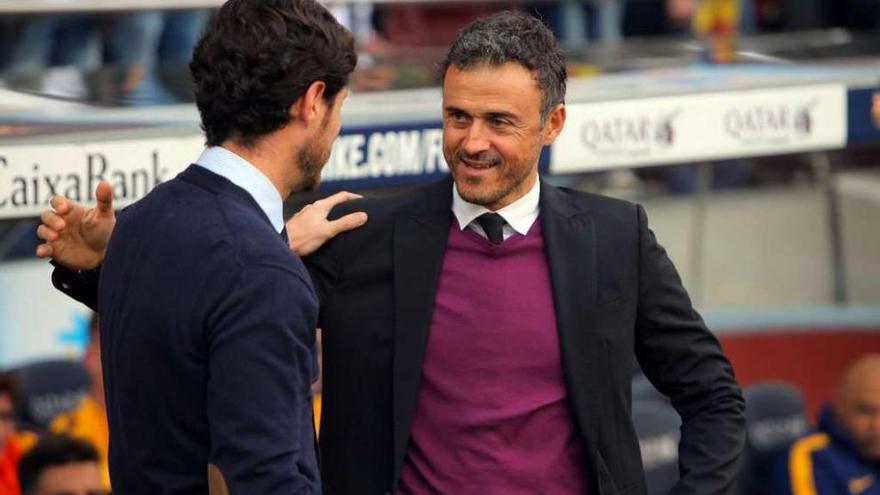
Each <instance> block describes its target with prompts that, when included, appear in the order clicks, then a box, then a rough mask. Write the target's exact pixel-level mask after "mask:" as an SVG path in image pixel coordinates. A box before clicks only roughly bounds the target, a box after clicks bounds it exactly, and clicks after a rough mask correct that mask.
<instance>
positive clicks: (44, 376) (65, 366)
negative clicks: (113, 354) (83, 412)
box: [16, 360, 90, 432]
mask: <svg viewBox="0 0 880 495" xmlns="http://www.w3.org/2000/svg"><path fill="white" fill-rule="evenodd" d="M16 372H17V374H18V376H19V380H20V385H21V405H22V407H21V408H20V413H19V421H20V424H21V425H22V426H24V427H25V428H29V429H34V430H36V431H37V432H41V431H43V430H45V429H46V428H47V427H48V425H49V423H50V422H51V421H52V418H54V417H55V416H57V415H58V414H59V413H61V412H63V411H67V410H70V409H73V408H75V407H76V406H77V405H78V404H79V402H80V401H81V400H82V398H83V396H85V395H86V394H87V393H88V390H89V384H90V380H89V375H88V372H87V371H86V369H85V367H84V366H83V364H82V363H81V362H79V361H71V360H51V361H38V362H33V363H30V364H27V365H24V366H22V367H20V368H18V369H17V370H16Z"/></svg>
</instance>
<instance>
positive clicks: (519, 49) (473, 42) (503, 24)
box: [440, 11, 566, 122]
mask: <svg viewBox="0 0 880 495" xmlns="http://www.w3.org/2000/svg"><path fill="white" fill-rule="evenodd" d="M508 62H516V63H518V64H520V65H522V66H523V67H525V68H526V69H528V70H530V71H532V72H534V74H535V79H536V80H537V82H538V88H539V89H540V90H541V94H542V101H541V121H542V122H543V121H545V119H546V118H547V116H548V115H550V111H551V110H553V108H555V107H556V105H558V104H560V103H565V79H566V73H565V54H563V53H562V49H561V48H560V47H559V43H558V42H557V41H556V38H555V37H554V36H553V32H552V31H550V29H549V28H548V27H547V26H545V25H544V23H543V22H541V21H540V20H539V19H537V18H535V17H533V16H531V15H528V14H525V13H522V12H512V11H503V12H498V13H495V14H492V15H489V16H486V17H483V18H480V19H477V20H476V21H474V22H473V23H471V24H470V25H469V26H467V27H466V28H464V29H463V30H462V31H461V33H459V35H458V37H457V38H456V39H455V41H453V42H452V46H450V47H449V51H448V52H446V59H445V60H444V61H443V62H442V64H441V66H440V68H441V70H442V74H443V77H444V78H445V77H446V71H447V70H448V69H449V66H451V65H454V66H456V67H458V68H460V69H469V68H473V67H477V66H480V65H489V66H499V65H504V64H506V63H508ZM499 83H501V81H499Z"/></svg>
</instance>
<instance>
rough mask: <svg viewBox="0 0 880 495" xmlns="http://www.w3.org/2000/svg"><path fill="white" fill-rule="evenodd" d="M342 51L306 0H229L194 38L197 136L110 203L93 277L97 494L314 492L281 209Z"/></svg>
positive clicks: (307, 380)
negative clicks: (133, 198) (109, 228)
mask: <svg viewBox="0 0 880 495" xmlns="http://www.w3.org/2000/svg"><path fill="white" fill-rule="evenodd" d="M355 62H356V55H355V52H354V48H353V40H352V37H351V35H350V33H349V32H348V31H346V30H345V28H343V27H342V26H341V25H340V24H339V23H338V22H337V21H336V20H335V19H334V18H333V16H332V15H331V14H330V13H329V12H328V11H327V10H326V9H325V8H324V7H323V6H321V5H320V4H319V3H317V2H316V1H314V0H297V1H295V2H292V1H289V0H230V1H229V2H227V3H225V4H224V5H223V6H222V7H221V8H220V10H219V13H218V14H217V16H216V18H215V19H214V21H213V22H212V23H211V25H210V26H209V27H208V30H207V32H206V33H205V35H204V36H203V37H202V39H201V40H200V41H199V44H198V46H197V48H196V50H195V52H194V56H193V61H192V63H191V70H192V75H193V80H194V83H195V96H196V102H197V105H198V109H199V112H200V115H201V120H202V126H203V128H204V130H205V134H206V140H207V145H208V146H207V148H206V149H205V151H204V152H203V153H202V155H201V156H200V157H199V158H198V159H197V160H196V161H195V164H193V165H191V166H190V167H189V168H187V169H186V170H185V171H184V172H182V173H181V174H180V175H178V176H177V177H176V178H174V179H172V180H170V181H168V182H166V183H163V184H161V185H160V186H158V187H156V188H155V189H154V190H153V191H151V192H150V193H149V194H148V195H147V196H146V197H145V198H144V199H142V200H140V201H138V202H137V203H135V204H134V205H132V206H130V207H129V208H127V209H126V211H125V212H124V214H122V215H120V217H119V220H118V222H117V223H116V225H115V229H114V235H113V236H112V238H111V239H110V243H109V245H108V247H107V250H106V256H105V257H104V259H103V264H102V267H103V270H102V272H101V276H100V281H99V283H98V287H97V288H98V301H99V304H98V312H99V313H100V314H101V325H102V331H101V348H102V360H103V372H104V382H105V386H106V388H105V390H106V398H107V413H108V422H109V426H110V473H111V482H112V485H113V489H114V491H116V492H119V493H125V494H139V493H142V494H157V493H173V494H190V493H191V494H203V493H208V492H209V491H210V492H211V493H227V492H229V493H240V494H279V495H282V494H283V495H290V494H294V493H303V494H304V493H320V492H321V488H320V475H319V472H318V466H317V461H318V460H317V456H316V452H315V435H314V427H313V423H312V415H311V393H310V384H311V381H312V378H313V376H314V374H315V373H316V369H315V367H314V356H313V353H314V342H315V328H316V324H317V317H318V299H317V297H316V294H315V292H314V289H313V287H312V284H311V280H310V279H309V275H308V273H307V272H306V269H305V267H304V266H303V264H302V262H301V260H300V259H299V258H298V257H297V256H295V255H294V254H293V253H292V252H291V250H290V248H289V246H288V237H287V234H286V231H284V220H283V217H282V205H283V200H284V198H287V197H288V196H289V195H290V194H291V193H294V192H298V191H303V190H311V189H314V188H315V187H316V186H317V183H318V181H319V179H320V171H321V167H322V166H323V164H324V163H325V162H326V160H327V158H328V157H329V154H330V148H331V143H332V142H333V140H334V139H335V138H336V135H337V134H338V132H339V126H340V123H339V115H340V109H341V106H342V101H343V100H344V99H345V96H346V94H347V89H346V86H347V84H348V78H349V75H350V73H351V72H352V70H353V69H354V66H355ZM99 195H100V196H101V197H102V199H103V200H104V202H103V203H102V208H104V209H103V211H100V212H97V213H94V215H98V213H101V214H104V215H106V214H107V207H108V206H109V199H110V198H109V196H110V195H111V192H110V191H109V190H108V186H107V185H106V184H105V185H104V186H102V190H99ZM361 216H362V215H361Z"/></svg>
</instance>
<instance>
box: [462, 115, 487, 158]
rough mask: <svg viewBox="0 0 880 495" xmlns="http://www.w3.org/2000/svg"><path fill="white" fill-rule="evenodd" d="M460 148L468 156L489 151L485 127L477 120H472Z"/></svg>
mask: <svg viewBox="0 0 880 495" xmlns="http://www.w3.org/2000/svg"><path fill="white" fill-rule="evenodd" d="M461 147H462V150H463V151H464V152H465V153H467V154H469V155H473V154H477V153H481V152H483V151H487V150H488V149H489V139H488V130H487V129H486V126H485V125H483V124H482V122H480V121H479V120H474V122H473V123H472V124H471V126H470V127H469V128H468V131H467V134H466V135H465V137H464V141H463V142H462V146H461Z"/></svg>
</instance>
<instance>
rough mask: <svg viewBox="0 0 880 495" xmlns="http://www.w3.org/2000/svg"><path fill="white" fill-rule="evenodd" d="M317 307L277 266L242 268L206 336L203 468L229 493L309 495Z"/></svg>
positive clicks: (312, 488) (313, 479)
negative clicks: (213, 470) (215, 473)
mask: <svg viewBox="0 0 880 495" xmlns="http://www.w3.org/2000/svg"><path fill="white" fill-rule="evenodd" d="M316 308H317V301H316V300H315V298H314V294H313V293H312V292H311V290H309V288H308V286H307V284H306V283H305V281H303V280H302V279H301V278H299V276H298V275H295V274H294V273H293V272H291V271H286V270H284V269H281V268H277V267H264V266H257V267H244V268H242V271H241V273H240V274H239V276H238V277H237V278H236V281H235V283H234V284H233V286H232V288H231V289H230V290H229V291H228V294H227V295H226V296H224V298H223V300H222V302H221V303H220V305H219V308H218V310H217V312H216V313H215V315H216V316H215V317H213V318H212V319H211V322H210V324H209V328H208V329H207V331H206V337H207V345H208V360H209V363H208V370H209V371H208V373H209V375H208V386H207V419H208V425H209V429H210V440H211V450H210V458H209V461H208V462H209V463H211V464H213V465H215V466H216V467H217V468H218V469H219V471H220V473H221V474H222V476H223V478H224V480H225V483H226V485H227V486H228V488H229V492H230V493H260V494H279V495H281V494H284V495H287V494H291V493H313V492H317V491H318V490H319V488H318V487H319V486H320V482H319V475H318V472H317V461H316V456H315V450H314V434H313V432H314V430H313V426H312V421H311V399H310V397H311V392H310V385H311V383H310V382H311V380H310V378H311V372H312V355H311V352H312V348H313V346H314V329H315V324H316V321H315V319H316V318H315V313H316Z"/></svg>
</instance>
